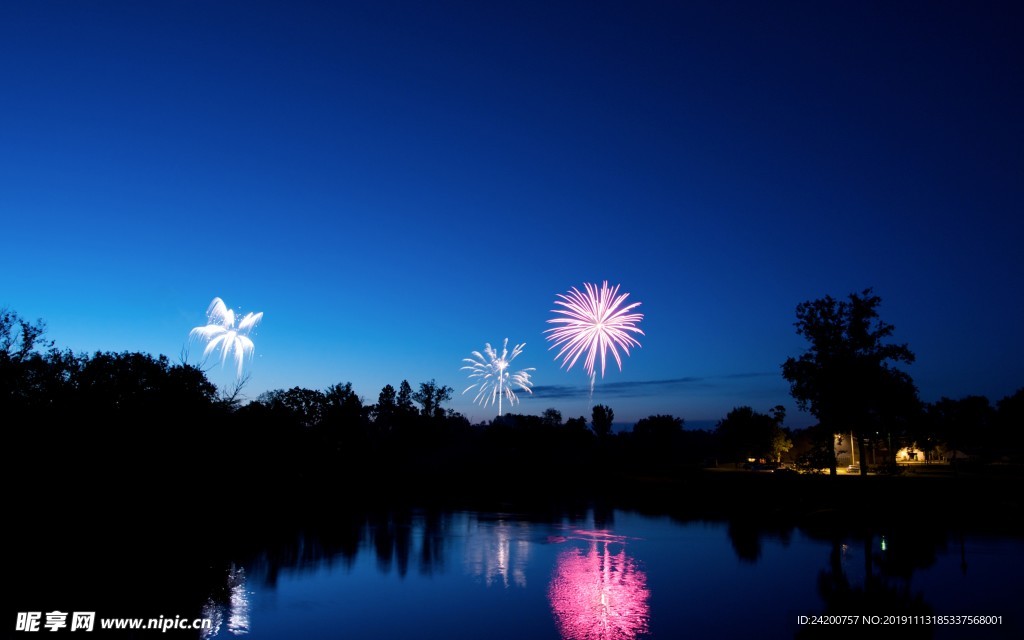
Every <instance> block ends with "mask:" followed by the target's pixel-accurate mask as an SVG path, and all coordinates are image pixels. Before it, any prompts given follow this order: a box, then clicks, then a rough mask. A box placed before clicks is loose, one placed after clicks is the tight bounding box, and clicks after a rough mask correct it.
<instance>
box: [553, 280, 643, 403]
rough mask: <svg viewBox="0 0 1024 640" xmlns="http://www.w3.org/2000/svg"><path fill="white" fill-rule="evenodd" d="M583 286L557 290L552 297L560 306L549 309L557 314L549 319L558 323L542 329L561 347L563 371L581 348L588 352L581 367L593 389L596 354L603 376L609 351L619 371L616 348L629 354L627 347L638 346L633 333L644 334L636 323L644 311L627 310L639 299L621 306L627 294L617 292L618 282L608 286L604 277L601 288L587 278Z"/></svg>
mask: <svg viewBox="0 0 1024 640" xmlns="http://www.w3.org/2000/svg"><path fill="white" fill-rule="evenodd" d="M583 287H584V289H586V293H585V294H584V293H582V292H580V291H579V289H577V288H576V287H573V288H572V290H571V291H569V293H567V294H564V295H563V294H561V293H560V294H558V297H559V298H560V299H559V300H555V304H556V305H559V306H560V307H561V308H559V309H552V310H551V312H552V313H557V314H560V315H559V317H556V318H552V319H551V320H548V322H549V323H552V324H557V325H559V326H557V327H554V328H551V329H547V330H546V331H545V332H544V333H547V334H550V335H548V340H551V341H553V342H554V344H553V345H551V347H550V348H551V349H554V348H555V347H561V348H562V349H561V351H559V352H558V355H557V356H555V359H556V360H557V359H559V358H561V359H562V366H563V367H565V369H566V371H568V370H569V369H572V367H573V365H574V364H576V361H577V360H579V358H580V356H581V355H583V353H584V352H585V353H586V354H587V356H586V358H585V359H584V360H583V368H584V369H585V370H586V372H587V375H589V376H590V391H591V393H593V391H594V381H595V380H596V378H597V374H596V373H595V370H594V365H595V364H596V362H597V356H598V354H600V355H601V377H602V378H603V377H604V370H605V364H606V358H607V354H608V352H609V351H610V352H611V354H612V357H613V358H615V362H616V363H617V364H618V365H619V371H622V358H621V357H620V356H619V349H622V351H623V352H625V354H626V355H629V348H630V347H639V346H640V343H639V342H638V341H637V340H636V338H634V337H633V335H632V334H637V333H638V334H640V335H644V332H643V331H641V330H640V329H638V328H637V326H636V324H637V323H638V322H640V320H642V319H643V317H644V315H643V314H642V313H630V311H632V310H633V309H635V308H636V307H638V306H640V303H639V302H634V303H633V304H631V305H628V306H623V302H625V300H626V298H628V297H629V294H628V293H623V294H622V295H619V285H615V287H613V288H608V281H607V280H605V281H604V284H602V285H601V288H600V289H598V288H597V285H596V284H590V283H588V282H585V283H583Z"/></svg>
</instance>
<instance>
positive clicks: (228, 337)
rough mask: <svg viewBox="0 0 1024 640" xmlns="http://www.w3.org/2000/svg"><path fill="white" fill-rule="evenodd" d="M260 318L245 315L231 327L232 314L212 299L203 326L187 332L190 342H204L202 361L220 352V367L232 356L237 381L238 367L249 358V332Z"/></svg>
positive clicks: (251, 350) (251, 347)
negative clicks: (236, 370)
mask: <svg viewBox="0 0 1024 640" xmlns="http://www.w3.org/2000/svg"><path fill="white" fill-rule="evenodd" d="M262 318H263V312H262V311H261V312H260V313H247V314H245V316H244V317H243V318H242V319H241V320H240V321H239V322H238V326H235V312H234V311H232V310H231V309H228V308H227V305H225V304H224V301H223V300H221V299H220V298H214V299H213V302H211V303H210V307H209V308H208V309H207V310H206V326H203V327H195V328H194V329H192V331H190V332H189V337H190V338H202V339H203V340H206V349H204V350H203V358H206V357H207V356H209V355H210V354H211V353H213V352H214V351H216V350H217V348H218V347H219V348H220V364H221V366H224V362H225V361H226V360H227V358H228V355H229V354H230V353H231V352H232V351H234V352H235V362H236V363H237V364H238V377H239V378H241V377H242V363H243V362H244V360H245V356H247V355H248V356H250V357H251V356H252V352H253V349H254V348H255V345H253V343H252V340H251V339H250V338H249V332H250V331H252V330H253V329H254V328H255V327H256V324H257V323H258V322H259V321H260V320H261V319H262Z"/></svg>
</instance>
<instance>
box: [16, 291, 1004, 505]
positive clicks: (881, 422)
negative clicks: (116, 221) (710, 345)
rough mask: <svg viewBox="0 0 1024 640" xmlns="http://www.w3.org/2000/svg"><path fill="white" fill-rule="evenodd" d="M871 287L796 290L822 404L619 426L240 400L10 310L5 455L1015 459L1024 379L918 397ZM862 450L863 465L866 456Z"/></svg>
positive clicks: (88, 469)
mask: <svg viewBox="0 0 1024 640" xmlns="http://www.w3.org/2000/svg"><path fill="white" fill-rule="evenodd" d="M879 302H880V301H879V299H878V298H877V296H873V295H872V294H871V292H870V290H868V291H865V292H863V293H862V294H854V295H851V296H850V297H849V299H848V300H835V299H833V298H830V297H826V298H823V299H821V300H817V301H811V302H807V303H803V304H801V305H800V306H799V307H798V309H797V316H798V322H797V331H798V332H799V333H800V334H801V335H804V336H805V337H806V338H807V339H808V342H809V348H808V349H807V351H806V352H805V353H804V354H802V355H801V356H799V357H795V358H790V359H788V360H787V361H786V363H784V364H783V366H782V370H783V376H784V377H785V378H786V379H787V380H788V381H789V382H790V384H791V391H792V394H793V397H794V398H795V399H796V400H797V402H798V404H799V405H800V406H801V408H805V409H807V410H809V411H810V412H811V413H812V414H813V415H815V417H817V418H818V421H819V422H818V424H817V425H815V426H813V427H810V428H808V429H802V430H794V429H790V428H787V427H786V426H785V424H784V423H785V418H786V414H785V410H784V409H783V407H782V406H775V407H772V408H769V409H768V410H767V411H766V412H764V413H762V412H759V411H756V410H755V409H753V408H751V407H749V406H739V407H736V408H734V409H733V410H732V411H730V412H729V413H728V414H727V415H726V416H724V417H723V418H722V419H721V420H720V421H719V422H718V424H717V425H716V427H715V428H714V429H713V430H695V429H684V428H683V427H684V420H683V418H680V417H676V416H671V415H652V416H648V417H647V418H644V419H641V420H639V421H638V422H636V424H635V425H633V427H632V429H631V430H629V431H625V432H621V433H614V432H613V430H612V424H613V421H614V411H613V409H612V408H611V407H609V406H605V405H597V406H595V407H594V408H593V411H592V414H591V416H589V419H588V417H586V416H579V417H570V418H569V419H567V420H563V417H562V414H561V413H560V412H559V411H558V410H557V409H555V408H549V409H547V410H546V411H544V412H543V414H542V415H540V416H534V415H521V414H513V413H507V414H505V415H504V416H500V417H497V418H495V419H493V420H491V421H488V422H484V423H480V424H471V423H470V422H469V420H467V419H466V418H465V417H464V416H463V415H461V414H459V413H458V412H455V411H453V410H452V409H450V408H447V407H446V406H445V405H446V403H447V402H449V401H450V400H451V397H452V393H453V390H452V388H451V387H448V386H446V385H441V384H438V383H437V382H436V381H435V380H430V381H426V382H421V383H419V384H418V385H417V386H416V387H413V385H411V384H410V383H409V382H408V381H407V380H403V381H401V382H400V383H399V384H398V385H397V387H395V386H392V385H390V384H388V385H386V386H385V387H384V388H382V389H381V390H380V393H379V395H378V397H377V399H376V402H373V403H369V402H366V401H365V400H364V399H363V398H361V397H360V396H359V395H358V394H357V393H356V392H355V391H354V390H353V388H352V385H351V383H348V382H346V383H339V384H335V385H331V386H330V387H328V388H326V389H323V390H316V389H305V388H300V387H294V388H291V389H278V390H273V391H268V392H265V393H262V394H260V395H259V396H258V397H257V398H256V399H255V400H253V401H251V402H248V403H244V404H243V403H241V402H239V394H238V393H237V392H238V390H237V389H235V390H234V391H233V392H229V393H226V394H225V393H218V390H217V388H216V387H215V386H214V385H213V384H212V383H211V382H210V381H209V380H208V379H207V377H206V375H205V373H204V372H203V371H202V370H201V369H199V368H197V367H196V366H193V365H190V364H187V363H177V364H175V363H172V362H170V361H169V360H168V358H167V357H166V356H157V357H154V356H151V355H148V354H142V353H131V352H123V353H110V352H97V353H94V354H91V355H87V354H74V353H72V352H71V351H69V350H66V349H65V350H62V349H59V348H57V347H56V346H55V345H54V344H53V343H52V342H50V341H48V340H46V339H45V338H44V336H45V325H44V324H43V322H42V321H36V322H30V321H27V320H25V319H24V318H22V317H20V316H19V315H18V314H17V313H15V312H13V311H10V310H0V416H2V417H3V421H4V423H5V425H6V427H7V428H6V429H5V431H6V436H7V438H8V442H9V443H10V444H11V445H12V446H10V447H6V451H7V454H6V455H7V458H8V460H7V462H8V463H10V464H11V465H14V466H15V467H18V468H24V469H26V473H25V474H24V478H26V479H28V480H29V481H31V479H32V478H33V477H38V474H41V473H42V470H44V469H50V470H52V469H56V468H59V469H61V470H63V471H65V472H67V473H69V474H70V475H71V476H72V477H76V478H79V479H80V480H81V481H82V482H83V483H85V484H86V485H91V484H95V483H99V484H102V485H103V486H104V487H107V488H111V489H114V488H116V487H118V486H123V484H122V483H123V482H125V480H126V479H132V478H134V479H147V480H153V479H157V480H159V483H161V484H163V485H166V486H167V487H169V488H173V487H180V486H189V485H192V484H194V485H196V486H199V485H203V484H204V483H207V482H209V481H211V480H222V481H224V482H230V481H231V480H232V479H235V478H237V477H238V476H243V477H245V478H246V479H247V481H249V482H253V483H257V484H259V483H262V484H263V485H265V486H267V487H281V486H285V485H289V486H295V485H298V486H301V485H304V484H305V485H322V486H326V485H329V484H330V483H331V482H332V481H334V480H336V479H339V478H352V477H356V476H358V477H361V478H366V479H369V480H370V481H376V482H377V484H386V482H385V481H387V480H389V479H392V478H394V477H399V476H400V477H402V478H405V479H412V480H416V479H423V480H428V479H437V478H447V479H449V480H450V481H452V482H458V481H460V480H464V479H466V478H481V479H487V481H488V482H501V481H503V480H502V479H503V478H504V479H514V478H516V477H520V478H521V477H522V475H524V474H533V475H536V474H542V475H546V476H550V477H552V478H556V479H559V480H560V481H567V482H571V481H574V480H575V479H580V481H589V480H587V479H591V478H593V477H594V476H595V475H601V474H603V473H605V472H607V471H608V470H612V469H614V470H615V472H623V473H636V474H650V473H665V474H671V473H676V472H679V471H680V470H681V469H685V468H697V467H704V466H715V465H722V464H737V465H738V464H742V463H744V462H747V461H756V462H759V463H767V464H770V463H780V462H794V463H796V462H799V463H801V464H802V465H803V466H805V467H807V468H809V469H820V468H831V469H832V471H833V472H834V471H835V468H836V457H835V446H834V438H835V436H836V434H844V435H845V434H850V435H852V437H853V438H854V439H855V441H856V445H857V447H858V448H859V450H860V455H859V456H858V458H859V459H861V460H864V459H866V458H865V451H866V450H867V448H868V447H876V448H877V445H878V444H879V443H880V442H882V443H885V444H886V447H885V448H884V449H885V454H884V456H885V458H883V459H882V460H880V461H877V462H878V464H877V466H878V467H879V468H882V469H884V468H885V467H886V466H887V465H889V464H891V463H893V462H894V461H895V459H894V456H895V451H896V449H897V448H898V446H904V445H911V444H913V445H916V446H917V447H918V448H919V449H921V450H922V451H924V452H929V451H935V450H937V449H939V448H945V449H946V450H950V451H957V452H967V453H969V454H970V455H971V456H972V458H974V459H981V460H988V461H995V460H1004V461H1005V460H1011V461H1019V460H1020V456H1021V453H1022V446H1021V445H1022V438H1021V433H1022V430H1021V428H1020V427H1021V425H1022V422H1024V420H1022V416H1024V389H1021V390H1018V391H1017V392H1016V393H1015V394H1013V395H1012V396H1009V397H1007V398H1003V399H1001V400H1000V401H999V402H998V403H997V404H995V405H992V404H991V403H990V402H989V401H988V399H986V398H984V397H980V396H968V397H965V398H961V399H949V398H942V399H940V400H939V401H937V402H933V403H922V402H921V401H920V400H919V399H918V397H917V390H916V387H915V386H914V385H913V382H912V380H911V379H910V376H909V375H907V374H906V373H904V372H902V371H900V370H899V369H897V368H896V367H895V366H894V363H907V362H911V361H912V360H913V354H912V353H911V352H910V350H909V349H908V348H907V347H906V345H898V344H897V345H891V344H888V343H887V339H888V338H889V337H890V336H891V334H892V327H891V325H887V324H885V323H882V322H881V321H880V320H879V319H878V314H877V306H878V304H879ZM866 471H867V465H866V464H865V465H863V466H862V472H866Z"/></svg>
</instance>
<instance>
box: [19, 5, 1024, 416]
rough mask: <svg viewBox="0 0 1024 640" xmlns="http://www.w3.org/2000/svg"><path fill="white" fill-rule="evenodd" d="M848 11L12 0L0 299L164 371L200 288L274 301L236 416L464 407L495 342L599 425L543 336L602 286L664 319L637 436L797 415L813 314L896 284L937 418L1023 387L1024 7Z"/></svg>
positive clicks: (632, 363) (540, 406)
mask: <svg viewBox="0 0 1024 640" xmlns="http://www.w3.org/2000/svg"><path fill="white" fill-rule="evenodd" d="M843 4H844V5H845V6H837V5H839V3H815V2H806V3H785V2H782V3H762V2H739V3H735V2H707V3H669V2H644V3H620V2H614V3H612V2H562V3H558V2H554V3H553V2H536V3H534V2H517V3H502V4H501V5H500V6H496V5H498V3H482V2H443V3H428V2H367V3H359V4H355V3H340V2H339V3H327V2H323V3H310V2H306V3H304V2H288V3H284V2H275V3H271V2H209V1H203V2H178V1H176V2H145V3H140V2H92V3H83V2H48V1H45V0H44V1H40V2H6V3H3V4H2V5H0V87H2V98H0V123H2V124H0V149H2V153H0V216H2V222H3V237H4V240H5V241H4V250H3V251H2V253H0V266H2V269H0V306H7V307H10V308H12V309H14V310H16V311H18V312H19V313H21V314H22V315H25V316H28V317H31V318H36V317H41V318H43V319H44V320H46V322H47V323H48V326H49V335H50V337H51V338H53V339H54V340H56V341H57V343H58V345H60V346H63V347H69V348H71V349H73V350H75V351H88V352H91V351H95V350H116V351H121V350H133V351H134V350H141V351H147V352H151V353H164V354H167V355H169V356H171V357H172V358H174V359H177V357H178V355H179V353H180V351H181V349H182V347H183V345H185V343H186V342H187V336H188V332H189V330H190V329H191V328H192V327H193V326H196V325H198V324H202V323H203V321H204V312H205V310H206V307H207V305H208V304H209V302H210V300H211V299H212V298H213V297H214V296H220V297H222V298H223V299H224V300H225V301H226V302H227V304H228V305H229V306H231V307H234V308H236V309H238V310H240V311H242V312H246V311H262V312H264V313H265V316H264V320H263V322H262V323H261V325H260V326H259V329H258V331H257V332H256V333H255V335H254V340H255V343H256V357H255V359H254V361H253V362H252V363H251V365H249V366H248V369H247V370H248V371H249V372H250V373H251V376H252V377H251V381H250V383H249V386H248V388H247V389H246V391H247V393H248V394H249V396H250V397H255V395H257V394H258V393H259V392H261V391H264V390H267V389H272V388H279V387H291V386H296V385H299V386H306V387H311V388H324V387H326V386H327V385H329V384H333V383H336V382H345V381H351V382H352V383H353V385H354V386H355V389H356V391H357V392H358V393H360V394H361V395H362V396H363V397H364V399H366V400H367V401H368V402H373V401H375V400H376V398H377V394H378V392H379V391H380V388H381V387H382V386H383V385H385V384H388V383H390V384H393V385H397V384H398V383H399V382H400V381H401V380H402V379H403V378H405V379H408V380H409V381H410V382H412V383H413V384H414V386H415V385H416V384H417V383H418V382H420V381H424V380H428V379H430V378H436V379H437V381H438V382H440V383H443V384H448V385H451V386H452V387H454V388H455V389H456V392H457V393H458V392H461V391H462V389H463V388H465V387H466V386H467V385H468V384H469V383H468V382H466V380H465V372H462V371H460V369H459V368H460V367H461V366H462V364H463V363H462V358H464V357H467V356H469V354H470V352H471V351H473V350H474V349H482V347H483V345H484V343H485V342H491V343H500V342H501V341H502V340H503V339H504V338H506V337H507V338H509V339H510V341H511V342H512V343H516V342H525V343H526V347H525V349H524V352H523V354H522V355H521V356H519V358H518V359H517V360H516V361H515V363H514V364H516V365H519V366H521V367H535V368H536V372H535V374H534V376H533V379H534V381H535V383H536V385H537V387H536V393H535V396H536V397H534V398H530V397H528V396H526V397H525V398H524V399H523V402H522V404H521V406H519V407H518V408H517V410H519V411H522V412H526V413H539V412H541V411H543V410H544V409H545V408H547V407H556V408H559V409H561V410H562V412H563V414H565V415H566V416H570V415H582V414H586V415H588V416H589V413H590V412H589V401H588V398H587V383H588V380H587V377H586V375H585V374H584V373H583V372H582V371H581V370H580V367H579V366H578V365H577V367H575V368H574V369H573V370H572V371H569V372H568V373H567V372H565V371H564V370H559V367H558V364H557V363H556V362H555V361H554V359H553V357H554V352H551V351H548V350H547V348H548V344H547V343H546V342H545V339H544V335H543V334H542V332H543V330H544V329H545V328H547V327H548V326H550V325H547V324H546V323H545V321H546V320H547V319H548V318H550V317H551V313H550V310H551V309H552V308H553V302H554V299H555V295H556V294H558V293H563V292H565V291H567V290H568V289H569V288H570V287H573V286H576V287H582V284H583V283H584V282H600V281H602V280H605V279H607V280H609V281H610V282H611V284H621V285H622V288H623V290H624V291H628V292H630V293H631V296H630V301H640V302H642V305H641V306H640V307H639V309H638V310H639V311H641V312H642V313H644V314H645V318H644V320H643V322H642V323H641V325H640V326H641V328H642V329H643V330H644V331H645V333H646V337H643V338H642V339H641V342H642V344H643V348H641V349H639V350H636V351H634V352H633V354H632V355H631V356H630V357H629V358H628V359H627V360H626V361H625V362H624V365H623V370H622V372H621V373H620V372H619V371H618V369H616V368H614V367H613V368H611V369H609V371H608V374H607V376H606V377H605V378H604V380H603V381H602V380H600V379H599V380H598V384H597V389H596V392H595V397H594V401H595V402H604V403H606V404H609V405H611V406H612V408H613V409H615V411H616V416H617V419H620V420H626V421H630V420H633V419H636V418H639V417H643V416H645V415H648V414H653V413H673V414H675V415H679V416H682V417H684V418H685V419H686V420H687V421H688V422H691V423H693V424H702V421H714V420H717V419H720V418H721V417H723V416H724V415H725V413H726V412H727V411H728V410H729V409H731V408H732V407H734V406H738V405H743V404H748V405H751V406H753V407H754V408H755V409H758V410H762V411H763V410H766V409H768V408H769V407H771V406H773V405H775V404H780V403H781V404H785V405H786V406H787V407H789V408H790V409H791V413H790V420H789V422H790V423H791V424H793V425H797V426H802V425H804V424H807V423H808V422H809V421H810V417H809V416H807V415H804V414H798V413H797V412H796V410H795V407H794V405H793V403H792V401H791V400H790V398H789V395H788V386H787V385H786V383H785V381H784V380H782V378H781V375H780V365H781V363H782V362H783V361H784V360H785V359H786V358H787V357H788V356H795V355H798V354H799V353H800V352H801V351H802V350H803V349H804V347H805V346H806V343H805V342H804V341H803V340H802V338H800V337H799V336H797V335H796V334H795V332H794V327H793V322H794V320H795V313H794V312H795V307H796V305H797V304H798V303H800V302H802V301H804V300H809V299H814V298H818V297H821V296H824V295H826V294H831V295H833V296H836V297H842V296H845V295H847V294H849V293H851V292H854V291H860V290H862V289H864V288H866V287H874V290H875V292H876V293H877V294H878V295H880V296H881V297H882V301H883V303H882V307H881V314H882V317H883V319H884V320H886V321H888V322H891V323H892V324H894V325H895V327H896V333H895V339H896V340H898V341H905V342H908V343H909V345H910V347H911V349H912V350H913V351H914V352H915V353H916V355H917V358H918V360H917V362H916V363H915V364H914V365H912V366H911V367H910V368H909V371H910V373H911V375H912V376H913V377H914V379H915V381H916V382H917V384H918V386H919V388H920V391H921V396H922V398H923V399H924V400H935V399H938V397H940V396H942V395H946V396H951V397H961V396H963V395H967V394H984V395H987V396H989V397H990V398H991V399H992V400H993V401H995V400H998V399H999V398H1001V397H1003V396H1005V395H1007V394H1009V393H1012V392H1013V391H1014V390H1015V389H1017V388H1019V387H1020V386H1022V385H1024V358H1022V356H1024V337H1022V331H1021V327H1022V326H1024V295H1022V288H1024V287H1022V283H1024V259H1022V258H1021V253H1022V252H1021V250H1020V247H1021V244H1022V239H1024V238H1022V235H1024V233H1022V227H1024V223H1022V213H1024V151H1022V149H1024V118H1022V117H1021V114H1022V113H1024V80H1022V78H1024V73H1022V63H1024V28H1022V25H1024V19H1022V9H1021V5H1020V4H1019V3H976V4H978V5H979V6H973V5H972V4H968V3H944V2H920V3H916V2H915V3H888V2H886V3H868V2H857V3H843ZM825 5H828V6H825ZM199 351H200V348H199V347H197V346H193V347H192V359H193V360H194V359H195V358H196V356H197V354H198V353H199ZM231 375H232V370H231V368H230V367H229V368H227V369H226V370H224V371H221V370H220V369H219V368H218V369H214V370H212V371H211V378H212V379H214V380H215V381H216V382H218V383H221V384H224V383H226V382H227V381H229V380H230V379H231ZM523 396H525V394H523ZM521 397H522V396H521ZM470 400H471V397H470V396H457V398H456V401H455V402H453V403H452V406H453V407H454V408H456V409H458V410H460V411H462V412H463V413H465V414H467V415H468V416H469V417H471V418H473V419H481V418H486V417H489V416H490V415H491V413H492V412H491V411H490V410H489V409H488V410H484V409H479V408H476V407H474V406H473V405H472V404H471V403H470Z"/></svg>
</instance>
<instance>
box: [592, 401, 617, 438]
mask: <svg viewBox="0 0 1024 640" xmlns="http://www.w3.org/2000/svg"><path fill="white" fill-rule="evenodd" d="M614 420H615V412H614V411H612V408H611V407H609V406H606V405H603V404H599V405H596V406H595V407H594V410H593V413H592V414H591V422H592V423H593V425H594V433H596V434H597V436H598V437H599V438H605V437H607V436H608V435H609V434H611V432H612V421H614Z"/></svg>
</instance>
